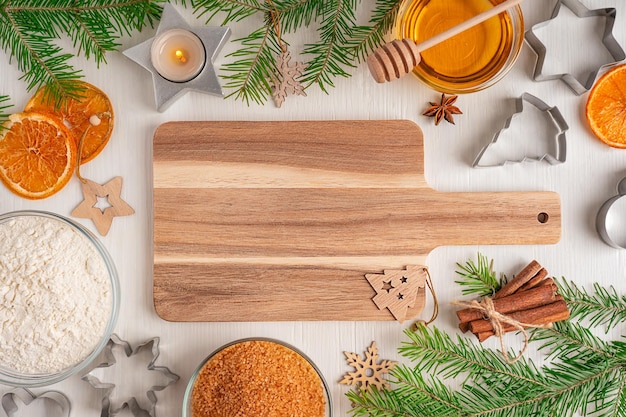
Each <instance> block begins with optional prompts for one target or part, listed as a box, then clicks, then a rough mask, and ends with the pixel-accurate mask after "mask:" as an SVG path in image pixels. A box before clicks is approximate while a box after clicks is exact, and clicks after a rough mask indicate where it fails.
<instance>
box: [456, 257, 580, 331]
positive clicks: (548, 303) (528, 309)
mask: <svg viewBox="0 0 626 417" xmlns="http://www.w3.org/2000/svg"><path fill="white" fill-rule="evenodd" d="M547 276H548V272H547V271H546V270H545V268H543V267H542V266H541V265H540V264H539V263H538V262H537V261H532V262H531V263H529V264H528V265H527V266H526V267H525V268H524V269H522V270H521V271H520V273H519V274H517V275H515V277H514V278H513V279H512V280H511V281H509V282H508V283H507V284H505V285H504V286H503V287H502V288H501V289H500V290H499V291H498V292H496V293H495V294H494V296H493V297H492V302H493V310H495V311H497V312H498V313H501V314H503V315H506V316H507V317H509V318H511V319H513V320H515V321H517V322H519V323H526V324H532V325H535V326H542V325H548V324H550V323H555V322H557V321H562V320H566V319H568V318H569V309H568V308H567V303H566V302H565V301H564V300H563V297H562V296H561V295H559V294H558V288H557V285H556V283H555V282H554V280H552V278H547ZM457 316H458V317H459V320H460V321H461V322H460V324H459V328H460V329H461V330H462V331H463V332H466V331H468V330H469V331H471V332H472V333H474V334H475V335H476V337H478V340H479V341H481V342H482V341H484V340H487V339H488V338H489V337H491V336H493V335H494V334H495V332H494V328H493V325H492V323H491V321H490V320H489V319H488V318H487V317H485V316H484V313H483V312H482V311H480V310H477V309H473V308H465V309H463V310H459V311H457ZM502 325H503V330H504V331H505V332H510V331H515V330H518V329H516V328H515V327H514V326H513V325H511V324H509V323H503V324H502Z"/></svg>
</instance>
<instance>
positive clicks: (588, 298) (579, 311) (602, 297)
mask: <svg viewBox="0 0 626 417" xmlns="http://www.w3.org/2000/svg"><path fill="white" fill-rule="evenodd" d="M557 284H558V286H559V293H560V294H561V295H562V296H563V298H564V299H565V301H566V302H567V305H568V307H569V308H570V312H571V316H572V318H582V317H584V318H586V319H588V320H589V322H590V324H591V326H593V327H596V326H602V325H603V326H605V328H606V331H609V330H610V329H612V328H614V327H615V326H617V325H618V324H620V323H623V322H625V321H626V296H623V295H622V296H620V295H618V294H617V291H616V290H615V288H614V287H612V286H611V287H608V288H605V287H602V286H600V285H599V284H597V283H595V284H594V285H593V293H589V292H587V290H585V289H582V288H579V287H578V286H577V285H576V284H575V283H574V282H572V281H568V280H566V279H564V278H562V279H561V280H557Z"/></svg>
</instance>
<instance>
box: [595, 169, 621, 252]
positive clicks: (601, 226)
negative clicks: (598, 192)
mask: <svg viewBox="0 0 626 417" xmlns="http://www.w3.org/2000/svg"><path fill="white" fill-rule="evenodd" d="M622 197H626V178H624V179H622V180H621V181H620V182H619V184H618V185H617V195H616V196H614V197H611V198H609V199H608V200H607V201H605V202H604V204H603V205H602V207H600V210H599V211H598V217H596V230H597V231H598V234H599V235H600V238H601V239H602V240H603V241H604V243H606V244H607V245H609V246H611V247H613V248H615V249H626V246H622V245H619V244H617V243H615V241H614V240H613V239H612V238H611V236H610V234H609V231H608V230H607V227H606V220H607V216H608V214H609V211H610V210H611V207H612V206H613V204H614V203H615V202H616V201H617V200H619V199H620V198H622Z"/></svg>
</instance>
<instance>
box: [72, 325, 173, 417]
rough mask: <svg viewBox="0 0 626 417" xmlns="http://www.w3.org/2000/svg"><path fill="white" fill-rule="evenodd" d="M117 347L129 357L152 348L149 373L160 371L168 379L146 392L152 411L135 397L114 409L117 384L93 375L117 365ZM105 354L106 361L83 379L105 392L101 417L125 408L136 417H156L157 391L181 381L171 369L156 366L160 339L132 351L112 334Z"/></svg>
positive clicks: (107, 416)
mask: <svg viewBox="0 0 626 417" xmlns="http://www.w3.org/2000/svg"><path fill="white" fill-rule="evenodd" d="M115 346H120V347H121V348H122V349H123V350H124V353H125V354H126V356H127V357H131V356H133V355H135V354H137V353H138V352H140V351H141V350H143V349H147V348H150V349H151V351H152V360H151V361H150V363H149V364H148V366H147V369H148V370H149V371H159V372H161V373H163V374H164V375H165V377H166V378H167V383H166V384H164V385H154V386H152V387H150V389H149V390H148V391H147V392H146V397H147V398H148V400H149V401H150V410H145V409H143V408H141V406H140V405H139V403H138V402H137V399H136V398H135V397H131V398H129V399H127V400H125V401H124V402H123V403H122V404H120V405H119V407H118V408H115V409H112V408H113V405H112V404H111V394H112V392H113V390H114V389H115V384H111V383H107V382H101V381H100V380H99V379H98V378H97V377H95V376H94V375H92V374H91V373H92V372H93V371H94V370H95V369H97V368H105V367H109V366H113V365H115V363H116V360H115V355H114V354H113V348H114V347H115ZM103 352H104V355H105V361H104V362H103V363H100V364H99V365H98V366H97V367H96V368H94V369H92V370H91V371H90V372H89V373H87V374H86V375H85V376H83V377H82V379H83V380H84V381H87V382H88V383H89V384H90V385H91V386H92V387H94V388H96V389H104V390H105V393H104V397H103V399H102V414H101V415H100V417H111V416H114V415H116V414H117V413H119V412H120V411H122V410H123V409H124V408H125V407H128V409H129V410H130V412H131V413H132V414H133V416H135V417H146V416H150V417H155V415H156V403H157V397H156V394H155V391H162V390H164V389H165V388H167V387H168V386H170V385H171V384H173V383H174V382H176V381H178V380H179V379H180V377H179V376H178V375H176V374H175V373H173V372H171V371H170V370H169V368H167V367H165V366H156V365H155V364H154V363H155V362H156V360H157V358H158V357H159V338H158V337H154V338H152V339H150V340H147V341H145V342H143V343H142V344H140V345H138V346H137V347H135V349H132V348H131V346H130V344H129V343H128V342H126V341H125V340H122V339H120V338H119V336H117V335H116V334H112V335H111V338H110V339H109V342H108V343H107V345H106V346H105V348H104V351H103Z"/></svg>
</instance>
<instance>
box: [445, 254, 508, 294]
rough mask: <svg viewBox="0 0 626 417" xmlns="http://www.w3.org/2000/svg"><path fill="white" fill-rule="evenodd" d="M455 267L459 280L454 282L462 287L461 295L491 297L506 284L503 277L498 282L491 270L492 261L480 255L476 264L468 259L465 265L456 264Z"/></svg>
mask: <svg viewBox="0 0 626 417" xmlns="http://www.w3.org/2000/svg"><path fill="white" fill-rule="evenodd" d="M456 266H457V270H456V273H457V274H458V275H459V276H460V277H461V278H460V280H458V281H455V282H456V283H457V284H459V285H460V286H461V287H463V289H462V293H463V295H470V294H475V295H477V296H480V297H484V296H493V295H494V294H495V293H496V292H497V291H498V290H499V289H500V288H501V287H502V284H503V283H504V282H506V277H504V276H503V278H502V279H500V280H499V281H498V279H497V278H496V273H495V272H494V270H493V260H491V261H489V260H488V259H487V258H486V257H485V256H483V255H481V254H480V253H479V254H478V260H477V262H476V263H475V262H474V261H472V260H471V259H469V260H468V261H467V262H466V263H465V265H461V264H460V263H457V264H456Z"/></svg>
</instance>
